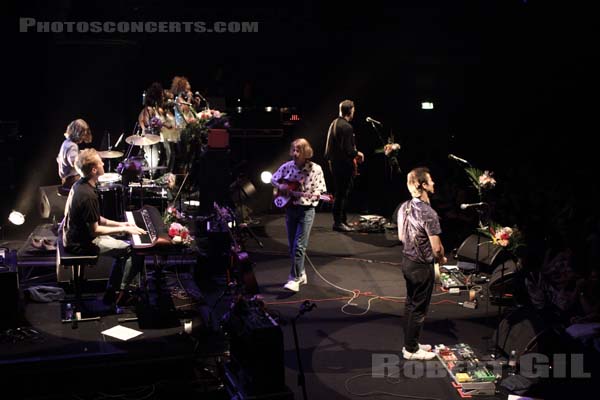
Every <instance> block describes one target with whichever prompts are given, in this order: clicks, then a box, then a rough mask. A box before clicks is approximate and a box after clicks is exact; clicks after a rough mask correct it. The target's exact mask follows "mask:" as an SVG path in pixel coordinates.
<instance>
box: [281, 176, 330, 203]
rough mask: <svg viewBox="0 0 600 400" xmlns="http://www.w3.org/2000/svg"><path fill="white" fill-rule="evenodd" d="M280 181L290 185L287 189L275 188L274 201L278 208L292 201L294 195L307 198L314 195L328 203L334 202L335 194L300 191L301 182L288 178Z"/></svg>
mask: <svg viewBox="0 0 600 400" xmlns="http://www.w3.org/2000/svg"><path fill="white" fill-rule="evenodd" d="M279 183H286V184H287V185H288V189H287V190H285V191H280V190H274V197H275V198H274V199H273V203H275V205H276V206H277V207H278V208H282V207H285V206H286V205H287V204H288V203H289V202H290V200H291V199H292V198H294V197H307V198H311V197H312V198H318V199H319V200H322V201H324V202H327V203H331V202H333V195H331V194H326V193H323V194H320V195H314V194H310V193H305V192H300V191H298V189H299V188H300V182H294V181H288V180H286V179H283V180H282V181H280V182H279Z"/></svg>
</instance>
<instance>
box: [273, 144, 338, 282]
mask: <svg viewBox="0 0 600 400" xmlns="http://www.w3.org/2000/svg"><path fill="white" fill-rule="evenodd" d="M290 156H291V157H292V160H291V161H288V162H286V163H283V164H282V165H281V166H280V167H279V169H278V170H277V172H275V173H274V174H273V177H272V178H271V184H272V185H273V186H275V187H276V188H277V190H278V191H279V193H280V194H288V195H290V196H292V199H291V200H290V201H289V203H288V205H287V206H286V209H285V225H286V228H287V235H288V243H289V246H290V257H291V261H292V268H291V270H290V275H289V276H288V282H287V283H286V284H285V285H284V288H285V289H287V290H290V291H292V292H298V291H300V285H305V284H306V283H307V282H308V280H307V278H306V271H305V270H304V255H305V253H306V247H307V246H308V238H309V236H310V229H311V228H312V225H313V221H314V219H315V207H316V206H317V204H318V203H319V197H318V196H319V195H320V194H321V193H323V192H326V191H327V187H326V185H325V178H324V176H323V169H322V168H321V166H320V165H319V164H316V163H314V162H312V161H310V159H311V158H312V156H313V149H312V147H311V145H310V143H309V142H308V141H307V140H306V139H296V140H294V141H293V142H292V145H291V147H290ZM296 183H297V184H298V188H297V189H294V186H295V185H296ZM292 191H293V192H294V193H293V194H292V193H291V192H292Z"/></svg>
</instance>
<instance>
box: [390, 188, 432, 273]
mask: <svg viewBox="0 0 600 400" xmlns="http://www.w3.org/2000/svg"><path fill="white" fill-rule="evenodd" d="M441 233H442V228H441V227H440V218H439V217H438V214H437V212H435V210H434V209H433V208H431V206H430V205H429V204H428V203H426V202H424V201H422V200H420V199H418V198H416V197H415V198H413V199H412V200H409V201H407V202H405V203H404V204H402V206H401V207H400V210H399V211H398V239H400V241H401V242H402V244H403V245H404V248H403V250H402V252H403V253H404V256H405V257H406V258H408V259H409V260H411V261H414V262H416V263H420V264H430V263H433V261H434V257H433V250H432V248H431V242H430V241H429V236H438V235H440V234H441Z"/></svg>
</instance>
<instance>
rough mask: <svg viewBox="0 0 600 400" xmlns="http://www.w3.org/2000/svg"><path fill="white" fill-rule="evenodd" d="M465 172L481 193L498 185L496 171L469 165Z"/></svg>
mask: <svg viewBox="0 0 600 400" xmlns="http://www.w3.org/2000/svg"><path fill="white" fill-rule="evenodd" d="M465 172H466V173H467V175H468V176H469V180H470V181H471V183H472V184H473V186H474V187H475V189H477V192H478V193H480V194H481V191H482V190H489V189H492V188H494V187H495V186H496V179H494V173H493V172H492V171H487V170H486V171H482V170H480V169H478V168H473V167H467V168H465Z"/></svg>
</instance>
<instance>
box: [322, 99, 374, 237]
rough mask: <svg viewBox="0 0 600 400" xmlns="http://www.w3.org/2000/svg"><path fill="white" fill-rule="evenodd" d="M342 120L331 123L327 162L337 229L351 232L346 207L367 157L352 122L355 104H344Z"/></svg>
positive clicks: (348, 102) (347, 101) (328, 134)
mask: <svg viewBox="0 0 600 400" xmlns="http://www.w3.org/2000/svg"><path fill="white" fill-rule="evenodd" d="M339 108H340V113H339V117H337V118H336V119H334V120H333V122H331V125H330V126H329V131H328V133H327V144H326V146H325V159H326V160H327V161H329V169H330V170H331V174H332V176H333V183H334V186H335V194H334V202H333V230H335V231H339V232H351V231H352V228H351V227H350V226H348V221H347V216H346V207H347V203H348V197H349V196H350V192H351V191H352V186H353V183H354V176H355V175H356V170H355V167H356V163H362V162H364V160H365V156H364V154H363V153H361V152H360V151H358V150H356V143H355V141H354V129H353V128H352V125H350V121H352V119H353V118H354V102H352V101H351V100H344V101H342V102H341V103H340V106H339Z"/></svg>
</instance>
